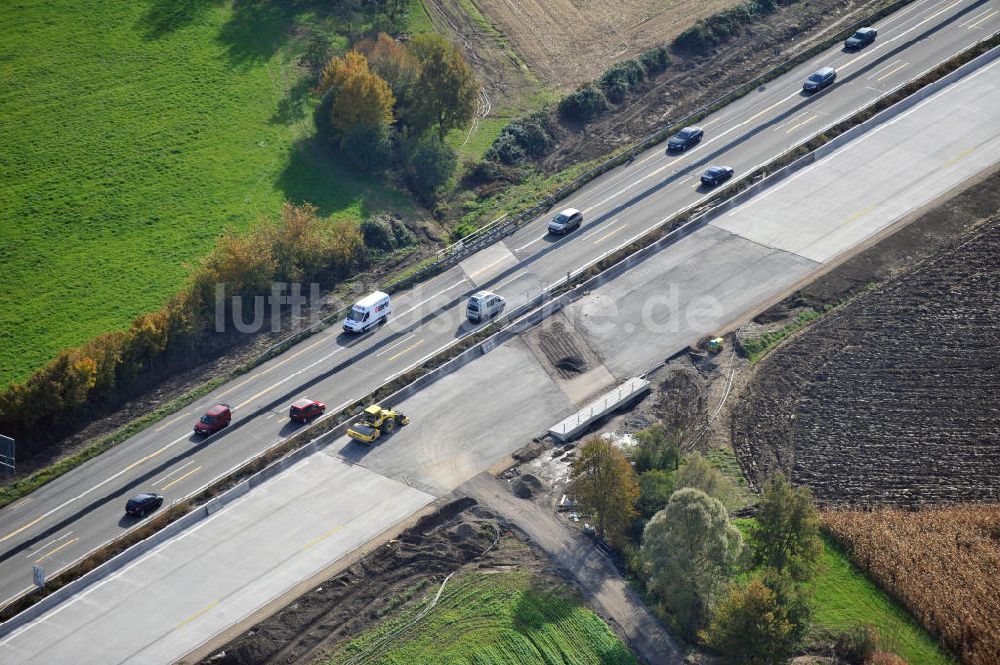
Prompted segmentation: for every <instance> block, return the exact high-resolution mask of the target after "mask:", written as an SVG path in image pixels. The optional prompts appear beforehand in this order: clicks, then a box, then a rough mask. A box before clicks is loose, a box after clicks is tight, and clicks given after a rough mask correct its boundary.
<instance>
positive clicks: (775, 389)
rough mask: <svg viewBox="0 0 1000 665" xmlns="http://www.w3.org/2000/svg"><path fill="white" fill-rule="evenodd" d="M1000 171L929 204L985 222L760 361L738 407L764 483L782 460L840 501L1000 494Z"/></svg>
mask: <svg viewBox="0 0 1000 665" xmlns="http://www.w3.org/2000/svg"><path fill="white" fill-rule="evenodd" d="M997 184H998V177H997V176H994V177H993V178H991V179H990V180H988V181H986V182H984V183H982V185H980V186H978V187H976V188H974V190H970V193H969V194H966V195H962V196H961V197H960V198H959V199H956V202H954V203H949V204H945V205H943V206H941V208H939V209H938V210H935V211H932V212H931V213H930V215H931V216H937V218H938V219H940V220H941V226H942V227H943V228H944V229H947V227H948V223H949V222H948V220H949V219H950V218H951V219H961V218H962V217H964V216H965V215H968V214H969V211H970V208H972V209H975V210H978V211H980V212H982V211H990V212H992V214H991V215H990V216H989V217H988V219H986V220H985V221H984V222H983V223H982V224H981V225H980V226H979V227H978V229H977V230H976V231H975V232H974V233H973V234H971V235H970V236H968V237H966V238H965V239H963V240H962V241H961V242H959V243H957V244H956V245H955V246H953V247H951V248H950V249H947V250H944V251H942V252H940V253H938V254H936V255H934V256H933V257H931V258H930V259H927V260H925V261H924V262H923V263H920V264H919V265H918V266H917V267H915V268H913V269H912V270H911V271H908V272H904V273H902V274H899V275H897V276H896V277H894V278H893V279H891V280H889V281H888V282H887V283H886V284H885V285H883V286H881V287H879V288H877V289H873V290H871V291H869V292H867V293H864V294H863V295H861V296H860V297H858V298H857V299H856V300H854V301H852V302H851V303H850V304H848V305H845V306H844V307H843V308H842V309H840V310H838V311H836V312H834V313H832V314H830V315H827V316H826V317H824V318H823V319H821V320H820V321H819V322H818V323H816V324H815V325H813V326H812V327H811V328H809V329H807V330H805V331H804V332H802V333H800V334H799V335H797V336H795V337H793V338H792V339H791V340H789V341H788V342H786V343H785V344H784V345H782V346H781V347H779V348H778V349H777V350H775V351H774V352H772V353H771V354H770V355H768V356H767V357H766V358H765V359H764V360H762V361H761V362H760V363H759V364H758V366H757V368H756V371H755V375H754V377H753V378H752V379H751V381H750V383H749V385H748V386H747V388H746V390H745V391H744V392H743V395H742V397H741V400H740V404H739V406H738V407H737V408H735V409H734V416H733V419H732V434H733V443H734V446H735V448H736V450H737V454H738V456H739V458H740V461H741V464H742V466H743V468H744V470H745V471H746V472H747V475H748V478H749V479H750V481H751V482H752V483H755V484H757V485H758V486H759V484H760V483H761V482H762V481H763V480H764V478H765V477H766V476H767V474H768V473H769V472H771V471H772V470H774V469H777V468H780V469H782V470H784V471H785V472H786V473H789V474H790V475H791V476H792V479H793V480H794V481H795V482H797V483H804V484H807V485H809V486H810V487H812V489H813V491H814V492H815V494H816V496H817V498H818V499H819V500H820V501H822V502H826V503H830V504H843V503H848V504H876V503H878V504H893V505H901V506H912V505H917V504H926V503H938V502H960V501H994V502H995V501H998V500H1000V486H998V485H997V483H996V478H997V475H998V473H1000V273H998V270H997V268H998V263H1000V261H998V254H1000V215H998V214H997V213H996V212H995V211H996V210H997V209H998V208H1000V192H998V189H997ZM963 200H964V201H965V202H966V203H963V202H962V201H963ZM970 200H972V201H974V203H975V205H972V204H969V203H968V201H970ZM972 219H975V218H974V217H973V218H972ZM968 220H969V218H968V217H965V219H964V221H965V222H966V223H968ZM910 264H911V266H912V264H913V261H911V262H910Z"/></svg>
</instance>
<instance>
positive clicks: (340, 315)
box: [243, 0, 914, 371]
mask: <svg viewBox="0 0 1000 665" xmlns="http://www.w3.org/2000/svg"><path fill="white" fill-rule="evenodd" d="M913 1H914V0H895V2H892V3H890V4H888V5H886V6H885V7H883V8H882V9H879V10H877V11H875V12H872V13H871V14H868V15H866V16H865V17H864V18H862V19H860V20H858V21H856V22H855V23H853V24H851V25H850V26H848V27H846V28H843V29H842V30H840V31H838V32H835V33H833V34H832V35H831V36H830V37H828V38H827V39H824V40H822V41H820V42H817V43H816V44H814V45H813V46H811V47H810V48H808V49H806V50H804V51H801V52H800V53H798V54H796V55H794V56H792V57H790V58H788V59H787V60H785V61H783V62H782V63H780V64H778V65H775V66H774V67H772V68H771V69H769V70H767V71H766V72H764V73H763V74H761V75H759V76H757V77H755V78H753V79H751V80H749V81H747V82H746V83H744V84H742V85H740V86H739V87H737V88H735V89H733V90H731V91H729V92H727V93H725V94H723V95H720V96H719V97H717V98H715V99H713V100H712V101H710V102H708V103H707V104H704V105H702V106H701V108H699V109H698V110H697V111H694V112H693V113H690V114H688V115H687V116H685V117H683V118H680V119H679V120H667V121H666V123H665V124H664V126H663V129H659V130H657V131H655V132H652V133H650V134H649V135H647V136H646V137H645V138H642V139H640V140H638V141H636V142H635V143H632V144H631V145H629V146H628V147H625V148H622V149H620V150H619V151H618V152H617V153H616V154H614V155H613V156H611V157H609V158H608V159H606V160H605V161H603V162H601V163H600V164H598V165H597V166H595V167H593V168H591V169H589V170H588V171H586V172H585V173H582V174H580V175H579V176H577V177H576V178H574V179H573V180H571V181H570V182H568V183H567V184H565V185H563V186H562V187H559V188H557V189H556V190H555V191H554V192H553V193H552V194H550V195H548V196H546V197H545V198H544V199H542V200H541V201H538V202H537V203H535V205H533V206H531V207H529V208H527V209H525V210H522V211H520V212H519V213H517V214H515V215H514V216H513V217H509V215H508V214H504V215H502V216H501V217H499V218H497V219H495V220H493V221H492V222H489V223H488V224H486V225H485V226H482V227H480V228H478V229H476V230H475V231H473V232H472V233H470V234H469V235H467V236H466V237H465V238H462V239H461V240H459V241H458V242H455V243H453V244H451V245H448V246H447V247H444V248H443V249H440V250H438V252H437V257H438V258H437V259H435V260H434V261H433V262H432V263H430V264H429V265H427V266H425V267H423V268H421V269H420V270H418V271H417V272H415V273H414V274H412V275H410V276H408V277H404V278H402V279H399V280H397V281H395V282H392V283H390V284H389V285H387V286H385V287H383V289H382V290H383V291H385V292H387V293H390V294H392V293H398V292H399V291H402V290H404V289H406V288H409V287H411V286H413V285H414V284H416V283H418V282H421V281H423V280H425V279H428V278H430V277H433V276H434V275H436V274H438V273H440V272H442V271H444V270H447V269H448V268H450V267H451V266H453V265H455V264H456V263H458V262H459V261H461V260H462V259H463V258H465V257H467V256H469V255H470V254H474V253H475V252H478V251H480V250H481V249H484V248H485V247H488V246H490V245H492V244H493V243H495V242H498V241H500V240H502V239H503V238H505V237H507V236H509V235H511V234H512V233H514V232H515V231H517V229H519V228H520V227H521V226H523V225H524V224H526V223H528V222H530V221H531V220H533V219H535V218H536V217H537V216H538V215H540V214H541V213H543V212H545V211H547V210H550V209H551V208H552V206H553V205H555V204H556V203H557V202H559V201H561V200H562V199H564V198H566V197H567V196H569V195H570V194H572V193H573V192H575V191H577V190H578V189H580V188H581V187H583V186H584V185H586V184H587V183H589V182H591V181H592V180H594V179H595V178H597V177H598V176H600V175H603V174H604V173H607V172H608V171H610V170H611V169H613V168H615V167H616V166H620V165H621V164H624V163H625V162H627V161H630V160H632V159H634V158H635V156H636V155H638V154H639V153H640V152H643V151H644V150H648V149H649V148H651V147H653V146H655V145H657V144H659V143H662V142H663V141H665V140H666V139H667V137H669V136H670V135H671V134H672V133H673V132H674V131H675V130H676V129H677V128H679V127H682V126H684V125H689V124H692V123H694V122H697V121H698V120H700V119H701V118H704V117H705V116H706V115H708V114H709V113H712V112H713V111H715V110H718V109H719V108H722V107H724V106H726V105H727V104H730V103H732V102H734V101H736V100H737V99H739V98H741V97H743V96H745V95H747V94H749V93H750V92H751V91H753V90H756V89H757V88H759V87H760V86H761V85H762V84H764V83H767V82H768V81H771V80H773V79H775V78H777V77H778V76H781V75H782V74H784V73H785V72H787V71H788V70H790V69H792V68H793V67H795V66H796V65H800V64H802V63H803V62H805V61H806V60H808V59H809V58H811V57H813V56H814V55H816V54H818V53H820V52H822V51H823V50H825V49H827V48H829V47H830V46H832V45H833V44H835V43H837V42H839V41H842V40H843V39H845V38H846V37H848V36H850V35H851V34H853V33H854V31H855V30H857V29H858V28H860V27H864V26H866V25H868V24H870V23H872V22H874V21H877V20H879V19H880V18H884V17H886V16H888V15H889V14H892V13H893V12H895V11H897V10H899V9H901V8H903V7H905V6H906V5H908V4H910V3H911V2H913ZM505 220H506V221H505ZM349 311H350V308H344V309H341V310H338V311H337V312H336V313H334V314H331V315H329V316H327V317H325V318H324V319H322V320H321V321H319V322H318V323H315V324H313V325H310V326H308V327H307V328H303V329H302V330H299V331H296V332H295V333H292V334H291V335H290V336H288V337H286V338H285V339H283V340H281V341H279V342H277V343H275V344H274V345H272V346H271V347H269V348H268V349H266V350H265V351H264V352H263V353H261V354H260V355H258V356H257V357H256V358H254V359H253V360H251V361H249V362H248V363H246V364H245V365H244V366H243V368H244V371H249V370H250V369H252V368H254V367H257V366H258V365H260V364H261V363H263V362H266V361H267V360H269V359H271V358H273V357H274V356H275V355H277V354H279V353H281V352H283V351H285V350H287V349H288V348H290V347H292V346H294V345H295V344H297V343H298V342H300V341H302V340H303V339H305V338H307V337H309V336H310V335H312V334H314V333H315V332H319V331H321V330H325V329H326V328H328V327H329V326H330V325H331V324H332V323H333V322H338V321H340V320H342V319H344V318H345V317H346V316H347V313H348V312H349Z"/></svg>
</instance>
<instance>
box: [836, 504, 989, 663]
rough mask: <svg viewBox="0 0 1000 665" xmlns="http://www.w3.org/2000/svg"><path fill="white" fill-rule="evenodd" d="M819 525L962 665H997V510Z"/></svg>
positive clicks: (889, 513)
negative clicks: (963, 664)
mask: <svg viewBox="0 0 1000 665" xmlns="http://www.w3.org/2000/svg"><path fill="white" fill-rule="evenodd" d="M823 523H824V525H825V526H826V528H827V529H828V530H829V532H830V533H831V534H832V535H833V536H834V537H835V538H836V539H837V540H839V541H840V542H841V543H842V544H843V545H844V547H845V548H847V550H848V551H849V552H850V554H851V558H852V559H853V560H854V562H855V563H856V564H857V565H859V566H860V567H861V568H863V569H865V570H866V571H868V573H869V574H870V575H871V576H873V577H874V578H875V579H876V580H877V581H878V582H879V584H881V585H882V587H883V588H885V589H886V590H887V591H889V592H890V593H892V594H893V595H895V596H896V597H897V598H899V599H900V601H902V603H903V604H904V605H906V607H907V608H908V609H909V610H910V612H911V613H913V615H914V616H916V617H917V619H918V620H920V621H921V622H922V623H923V624H924V626H926V627H927V628H928V630H930V631H931V632H932V633H934V634H935V635H937V636H939V637H940V638H941V640H942V641H943V642H944V643H945V644H946V645H947V646H948V648H949V649H950V650H951V651H952V652H954V653H955V654H956V655H958V656H959V658H961V660H962V662H963V663H966V664H967V665H987V664H995V663H998V662H1000V593H998V592H997V583H996V580H997V577H998V575H1000V505H995V504H994V505H983V506H958V507H949V508H933V509H927V510H921V511H918V512H910V511H902V510H879V511H875V512H855V511H834V512H828V513H825V514H824V515H823Z"/></svg>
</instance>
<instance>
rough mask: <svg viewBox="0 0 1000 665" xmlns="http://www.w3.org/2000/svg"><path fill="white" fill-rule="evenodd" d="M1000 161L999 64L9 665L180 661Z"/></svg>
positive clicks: (137, 572)
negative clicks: (625, 383)
mask: <svg viewBox="0 0 1000 665" xmlns="http://www.w3.org/2000/svg"><path fill="white" fill-rule="evenodd" d="M914 155H920V159H915V158H914ZM859 162H863V164H859ZM998 162H1000V63H998V62H994V63H993V64H991V65H988V66H987V67H985V68H983V69H981V70H979V71H978V72H976V73H974V74H973V75H970V76H968V77H966V78H964V79H962V80H961V81H959V82H958V83H956V84H954V85H952V86H950V87H948V88H946V89H944V90H942V91H941V92H940V93H938V94H936V95H934V96H932V97H930V98H928V99H927V100H925V101H924V102H922V103H921V104H919V105H917V106H915V107H914V108H913V109H911V110H909V111H907V112H905V113H903V114H901V115H899V116H897V117H896V118H894V119H893V120H892V121H890V122H888V123H886V124H885V125H884V126H882V128H880V129H879V130H877V131H871V132H868V133H867V134H865V135H863V136H862V137H861V139H859V140H858V141H857V142H856V143H852V144H848V145H847V146H846V147H844V148H842V149H841V150H838V151H835V152H833V153H831V154H830V155H829V156H827V157H825V158H823V159H821V160H819V161H818V162H817V163H816V164H815V166H813V167H811V168H807V169H804V170H803V171H801V172H800V173H799V174H797V175H796V176H795V177H794V178H792V179H790V180H788V181H786V182H787V183H788V184H787V185H783V186H780V187H776V188H775V189H773V190H769V191H766V192H765V193H764V194H763V195H762V196H760V197H757V198H755V199H751V200H750V201H749V202H747V203H746V204H744V205H741V206H739V207H738V208H735V209H734V210H733V214H732V215H729V216H724V217H721V218H719V220H717V223H715V224H713V225H710V226H706V227H704V228H703V229H701V230H699V231H697V232H696V233H694V234H692V235H691V236H688V237H687V238H685V239H683V240H681V241H679V242H678V243H676V244H674V245H671V246H668V247H667V248H665V249H663V250H662V251H660V252H658V253H656V254H653V255H652V256H650V257H648V258H647V259H646V260H645V261H643V262H642V263H640V264H638V265H636V266H635V267H633V268H632V269H630V270H628V271H627V272H625V273H623V274H622V275H621V276H619V277H618V278H617V279H615V280H613V281H611V282H608V283H607V284H605V285H603V286H601V287H599V288H597V289H595V290H594V291H592V292H591V293H590V294H589V295H587V296H585V297H583V298H581V299H580V300H578V301H577V302H576V303H574V304H573V305H572V306H570V307H568V308H567V309H566V310H564V311H563V312H561V313H559V314H558V315H556V316H555V317H552V318H550V319H548V320H546V321H545V322H544V323H543V324H541V325H539V326H537V327H535V328H533V329H531V330H530V331H528V332H527V333H526V334H524V335H522V336H520V337H518V338H515V339H513V340H511V341H510V342H509V343H507V344H504V345H502V346H500V347H498V348H497V349H495V350H493V351H491V352H489V353H488V354H486V355H485V356H483V357H482V358H481V359H479V360H476V361H474V362H472V363H470V364H468V365H466V366H465V367H463V368H462V369H460V370H458V371H456V372H454V373H453V374H450V375H448V376H447V377H445V378H443V379H442V380H440V381H438V382H437V383H435V384H433V385H431V386H430V387H429V388H427V389H426V390H425V391H423V392H421V393H419V394H417V395H416V396H414V397H413V398H412V399H410V400H407V401H406V402H404V403H403V404H401V405H399V407H400V408H401V410H403V411H404V412H405V413H408V414H409V415H410V416H411V418H412V422H411V424H410V425H408V426H406V427H404V428H402V429H400V430H398V431H397V432H396V433H395V434H393V435H392V436H391V437H389V438H387V439H384V440H380V441H381V443H380V445H377V446H373V447H368V446H363V445H361V444H357V443H354V442H351V441H349V440H347V439H346V438H344V439H342V440H339V441H335V442H333V443H332V444H330V445H329V446H327V447H326V448H325V449H324V451H323V452H321V453H318V454H316V455H314V456H313V457H311V458H309V460H308V461H307V462H305V463H303V464H301V465H299V466H298V467H294V468H293V469H292V470H290V471H287V472H285V473H284V474H281V475H280V476H278V477H277V478H276V479H274V480H271V481H268V482H267V483H264V484H263V485H262V486H260V487H259V488H258V489H255V490H253V491H252V492H251V493H250V494H249V495H248V496H247V497H246V498H245V499H242V500H240V501H237V502H235V503H233V504H231V505H229V506H227V507H225V508H223V509H222V510H221V511H220V512H219V513H217V514H216V515H214V516H213V517H211V518H210V519H208V520H206V521H205V522H203V523H201V524H200V526H199V527H198V528H196V529H193V530H192V531H191V532H189V533H186V534H184V535H183V536H181V537H180V538H178V539H177V540H176V541H173V542H170V543H168V544H166V545H164V546H162V547H160V548H158V549H156V550H154V551H152V552H151V553H150V554H148V555H146V556H144V557H143V558H141V559H139V560H137V561H136V562H135V563H134V564H132V565H130V566H129V567H127V568H125V569H124V570H123V571H121V572H119V573H118V574H116V575H115V576H113V577H112V578H110V579H108V580H107V581H105V582H102V583H100V584H99V585H97V586H96V587H94V588H92V589H91V590H89V591H88V592H86V593H84V594H82V595H80V596H78V597H76V598H74V599H72V600H70V601H68V602H66V603H65V604H63V605H62V606H60V607H58V608H56V609H55V610H53V611H52V612H50V613H48V614H47V615H44V616H42V617H41V618H39V619H38V620H36V621H34V622H33V623H31V624H28V625H27V626H25V627H24V628H22V629H20V630H18V631H17V632H15V633H14V634H12V635H11V636H8V637H6V638H4V639H2V640H0V663H22V662H29V663H54V662H67V661H66V660H65V659H66V658H67V657H68V655H69V654H73V659H74V662H102V663H130V662H135V663H140V662H142V663H167V662H171V661H173V660H176V659H178V658H180V657H182V656H183V655H184V653H186V652H187V651H188V650H190V649H194V648H195V647H197V645H198V644H199V643H200V642H201V641H203V640H204V639H206V638H207V637H209V636H211V635H214V634H217V633H219V632H221V631H223V630H224V629H226V628H228V627H229V626H230V625H231V624H232V623H233V622H234V621H238V620H239V619H240V618H241V617H244V616H247V615H249V614H250V613H251V612H252V611H253V610H254V609H256V608H257V607H258V606H259V605H260V604H261V603H263V602H265V601H266V600H267V599H268V598H271V597H274V596H276V595H278V594H279V593H280V592H281V591H282V590H283V589H286V588H290V587H291V586H292V585H294V583H295V582H297V581H299V580H302V579H304V578H306V577H308V575H309V574H310V573H311V572H314V571H317V570H320V569H322V568H323V567H325V566H327V565H329V564H332V563H333V562H335V561H336V560H337V559H338V558H339V557H342V556H343V555H344V554H345V553H347V552H348V551H350V550H351V549H352V548H354V547H357V546H359V545H360V544H361V543H363V542H365V541H366V540H367V539H370V538H373V537H374V536H375V535H376V534H377V533H379V532H381V531H383V530H384V529H386V528H387V527H388V526H390V525H391V524H393V523H395V522H398V521H399V520H401V519H403V518H404V517H405V516H406V515H408V514H411V513H413V512H414V511H416V510H417V509H419V508H420V507H421V506H423V505H426V503H427V502H429V501H430V500H431V498H432V495H436V494H441V493H445V492H447V491H449V490H452V489H453V488H455V487H457V486H458V485H460V484H461V483H462V482H464V481H465V480H467V479H469V478H471V477H472V476H474V475H476V474H477V473H479V472H480V471H483V470H486V469H488V468H490V467H491V466H493V465H494V464H496V463H497V462H498V461H499V460H502V459H503V458H504V457H506V456H507V455H509V454H510V453H511V452H512V451H513V450H515V449H517V448H519V447H520V446H522V445H524V444H525V443H526V442H527V438H528V437H529V436H530V435H531V434H532V433H533V432H538V433H540V432H542V431H543V430H545V429H546V428H547V427H548V426H549V425H551V424H552V423H554V422H557V421H558V420H560V419H561V418H563V417H565V416H566V415H568V414H569V413H571V412H573V410H574V409H575V408H576V407H577V406H578V405H580V404H582V403H583V402H585V401H586V396H587V395H588V392H589V394H591V395H592V394H595V393H597V392H600V391H601V390H603V389H605V388H606V387H607V386H606V385H605V384H606V383H607V382H608V381H609V380H610V381H621V380H623V379H625V378H628V376H629V375H631V374H633V373H635V372H636V371H638V370H641V369H644V368H647V367H649V366H651V365H653V364H655V363H657V362H659V361H662V360H663V359H665V358H666V357H668V356H670V355H672V354H673V353H674V352H676V351H678V350H680V349H681V348H683V347H684V346H686V345H687V344H688V343H690V342H692V341H694V340H695V339H697V338H698V337H700V336H701V335H702V334H703V333H705V332H709V331H715V330H718V326H719V325H722V324H723V323H725V322H729V321H734V320H739V319H740V317H741V316H744V315H745V314H746V313H747V312H751V311H753V310H755V309H756V308H757V307H758V306H760V304H761V303H763V302H767V301H769V300H771V299H773V298H775V297H778V296H780V295H781V294H782V293H784V292H786V291H787V290H788V289H790V288H791V287H792V285H793V284H795V283H796V282H797V281H798V280H801V279H805V278H808V277H809V276H810V274H811V273H813V272H815V271H817V270H820V269H822V268H823V267H824V261H829V260H831V259H832V258H833V257H836V256H838V255H839V254H842V253H843V252H845V251H846V250H848V249H849V248H851V247H857V246H858V245H859V244H863V243H864V242H865V241H866V239H868V238H870V237H872V236H873V235H875V234H878V233H880V232H883V231H884V230H885V229H887V228H888V227H890V226H891V225H892V224H893V223H894V222H896V221H897V220H898V219H899V218H900V217H901V216H905V215H906V214H907V213H909V212H910V211H911V210H913V209H915V208H916V207H919V206H921V205H922V204H924V203H925V202H927V201H929V200H931V199H933V198H934V197H936V196H939V195H941V194H944V193H945V192H947V191H948V190H949V189H951V188H952V187H953V186H954V185H955V184H956V183H959V182H962V181H963V180H965V179H967V178H969V177H971V176H973V175H974V174H976V173H978V172H979V171H981V170H983V168H984V167H994V166H995V165H996V164H997V163H998ZM830 173H834V174H838V177H837V178H834V179H831V178H830V177H829V174H830ZM879 174H885V177H877V176H878V175H879ZM900 199H902V203H901V202H900ZM797 211H801V213H798V212H797ZM782 227H783V230H782ZM675 287H676V288H675ZM664 295H666V296H667V297H668V301H667V304H664V301H663V299H662V296H664ZM649 303H653V306H649V305H648V304H649ZM553 339H556V340H557V341H558V342H559V343H558V344H553V343H551V342H552V340H553ZM573 348H575V349H577V351H578V352H579V356H580V357H581V358H583V359H584V364H586V363H591V364H593V365H595V366H586V367H581V368H580V369H581V371H580V372H579V373H578V374H577V373H574V372H569V373H567V372H566V371H565V370H560V369H559V367H557V363H553V358H552V357H551V356H550V355H549V350H551V349H573ZM556 360H558V359H556ZM348 461H349V462H352V463H356V464H354V465H351V464H348V463H347V462H348ZM91 652H93V653H95V654H96V655H94V656H93V660H87V658H88V657H91V656H89V655H88V654H90V653H91Z"/></svg>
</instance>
